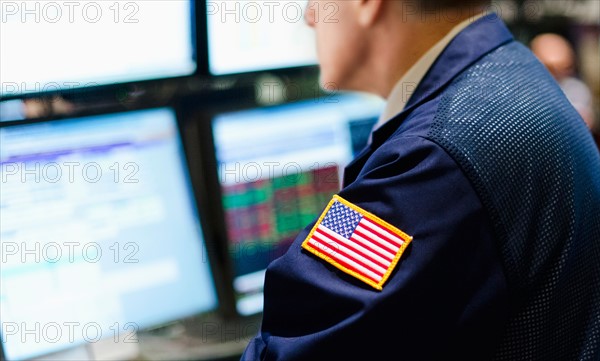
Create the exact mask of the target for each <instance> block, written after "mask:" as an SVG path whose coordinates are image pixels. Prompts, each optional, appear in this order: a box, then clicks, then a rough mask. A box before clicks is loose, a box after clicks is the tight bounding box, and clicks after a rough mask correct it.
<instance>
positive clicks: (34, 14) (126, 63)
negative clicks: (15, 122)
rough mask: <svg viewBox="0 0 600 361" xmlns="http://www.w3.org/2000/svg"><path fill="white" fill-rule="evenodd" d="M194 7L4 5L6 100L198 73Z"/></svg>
mask: <svg viewBox="0 0 600 361" xmlns="http://www.w3.org/2000/svg"><path fill="white" fill-rule="evenodd" d="M194 6H195V2H194V1H191V0H154V1H129V2H127V1H119V2H116V1H77V2H54V1H35V2H34V1H31V2H30V1H19V2H17V1H14V2H13V1H3V2H1V3H0V7H1V9H0V10H1V12H0V16H1V17H2V19H1V22H2V31H0V64H2V66H0V79H1V86H0V96H1V97H14V96H20V95H23V94H33V93H41V92H54V91H65V90H67V91H68V90H71V89H79V88H85V87H93V86H99V85H107V84H114V83H127V82H136V81H143V80H154V79H164V78H172V77H180V76H187V75H191V74H193V73H194V72H195V71H196V67H197V63H196V46H195V42H196V36H195V30H194V29H195V20H194V19H195V11H194Z"/></svg>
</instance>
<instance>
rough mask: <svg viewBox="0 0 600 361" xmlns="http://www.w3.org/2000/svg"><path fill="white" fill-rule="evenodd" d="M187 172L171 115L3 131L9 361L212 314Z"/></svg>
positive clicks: (153, 112)
mask: <svg viewBox="0 0 600 361" xmlns="http://www.w3.org/2000/svg"><path fill="white" fill-rule="evenodd" d="M187 164H188V163H187V161H186V155H185V153H184V149H183V146H182V140H181V139H180V133H179V127H178V123H177V120H176V113H175V112H174V110H173V109H171V108H157V109H145V110H135V111H129V112H121V113H113V114H104V115H97V116H89V117H79V118H71V119H62V120H52V121H44V122H36V123H27V124H11V123H0V176H1V178H2V179H1V181H2V183H1V187H2V196H1V197H0V209H1V210H2V212H1V213H0V249H1V251H2V252H1V254H2V263H1V264H0V266H1V270H2V271H1V272H0V283H1V284H2V287H0V310H1V312H0V315H1V316H0V318H1V326H2V327H1V328H0V336H1V337H2V344H1V345H2V350H3V353H4V357H5V358H6V359H7V360H23V359H30V358H33V357H38V356H40V355H47V354H51V353H53V352H58V351H62V350H65V349H68V348H72V347H79V346H82V345H84V346H85V345H86V344H87V343H90V342H96V341H98V339H100V338H112V337H116V335H117V334H119V333H125V332H131V331H144V330H147V329H149V328H153V327H159V326H164V325H165V324H167V323H172V322H174V321H180V320H191V319H200V318H202V316H203V315H206V316H208V315H214V314H217V313H218V310H219V305H220V299H219V296H218V292H217V285H216V283H215V281H214V278H213V275H214V273H215V272H214V271H213V269H212V268H211V266H212V265H213V263H212V262H211V257H208V256H209V255H208V253H207V252H206V250H207V247H206V243H205V236H204V234H205V233H203V229H205V228H204V227H203V224H202V222H201V220H200V216H199V214H200V212H199V211H198V210H199V209H201V207H198V203H197V202H196V200H195V199H196V198H195V196H194V194H195V192H194V191H193V189H192V184H191V181H190V174H189V172H188V165H187ZM200 204H201V203H200ZM115 342H116V341H115Z"/></svg>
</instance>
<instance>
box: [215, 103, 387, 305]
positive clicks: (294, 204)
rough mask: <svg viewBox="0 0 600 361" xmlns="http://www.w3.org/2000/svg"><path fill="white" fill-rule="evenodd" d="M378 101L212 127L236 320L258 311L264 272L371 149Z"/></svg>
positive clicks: (220, 120)
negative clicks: (356, 157) (359, 157)
mask: <svg viewBox="0 0 600 361" xmlns="http://www.w3.org/2000/svg"><path fill="white" fill-rule="evenodd" d="M382 111H383V101H382V100H380V99H378V98H373V97H370V96H369V97H367V96H363V95H356V94H345V95H341V96H334V97H324V98H319V99H315V100H306V101H301V102H297V103H293V104H286V105H280V106H274V107H264V108H256V109H250V110H242V111H236V112H231V113H223V114H219V115H217V116H216V117H214V119H213V121H212V127H213V136H214V144H215V149H216V157H217V167H218V169H217V172H216V173H217V174H218V178H219V183H220V185H221V193H222V204H223V214H224V218H225V220H224V222H223V223H224V227H225V229H224V230H223V233H226V234H227V239H228V244H229V255H230V259H231V264H232V266H233V274H234V284H233V289H234V293H235V295H236V308H237V311H238V313H239V314H240V315H242V316H251V315H254V314H257V313H260V312H261V311H262V306H263V293H262V291H263V282H264V273H265V268H266V267H267V265H268V264H269V263H270V262H271V261H273V260H274V259H275V258H277V257H279V256H281V255H282V254H283V253H284V252H285V251H286V250H287V248H288V247H289V245H290V244H291V242H292V241H293V240H294V239H295V238H296V236H297V235H298V233H299V232H300V231H301V230H302V229H304V228H305V227H306V226H308V225H309V224H310V223H311V222H312V221H314V220H315V218H316V217H317V216H318V215H319V214H320V213H321V212H322V211H323V209H324V208H325V206H326V205H327V203H328V202H329V200H330V199H331V197H332V196H333V195H334V194H336V193H337V192H338V191H339V189H340V185H341V176H342V172H343V168H344V166H345V165H346V164H347V163H349V162H350V161H351V160H352V158H353V156H354V155H355V154H356V153H357V152H358V151H360V150H361V149H362V148H363V147H364V146H365V145H366V144H367V142H368V139H369V134H370V131H371V128H372V127H373V125H374V124H375V122H376V121H377V119H378V117H379V115H380V114H381V112H382Z"/></svg>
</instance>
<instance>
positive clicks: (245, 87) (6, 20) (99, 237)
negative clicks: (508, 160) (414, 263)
mask: <svg viewBox="0 0 600 361" xmlns="http://www.w3.org/2000/svg"><path fill="white" fill-rule="evenodd" d="M306 5H307V2H306V1H302V0H281V1H275V2H273V1H233V0H228V1H188V0H153V1H114V2H110V1H98V2H94V1H74V2H54V1H27V2H18V1H6V0H2V1H0V11H1V12H0V20H1V22H0V177H1V182H0V251H1V253H0V255H1V258H2V259H1V263H0V268H1V271H2V272H0V283H1V284H2V287H0V311H1V312H0V324H1V327H0V336H1V337H2V343H1V349H0V351H1V352H0V358H1V359H2V360H10V361H12V360H49V359H55V360H230V359H238V358H239V355H240V354H241V352H242V350H243V349H244V347H245V345H246V344H247V342H248V341H249V339H250V338H251V337H252V335H254V334H255V333H256V332H257V331H258V329H259V327H260V319H261V312H262V307H263V303H262V302H263V294H262V291H263V281H264V271H265V268H266V266H267V265H268V264H269V263H270V262H271V261H272V260H274V259H275V258H277V257H279V256H280V255H282V254H283V253H284V252H285V250H286V249H287V247H288V246H289V244H290V243H291V242H292V241H293V239H294V238H295V236H296V235H297V234H298V232H299V231H300V230H302V229H303V228H304V227H305V226H306V225H307V224H309V223H310V222H311V221H312V220H313V219H314V218H315V217H316V216H317V215H318V214H319V213H320V212H321V210H322V209H323V207H324V206H325V205H326V203H327V201H328V200H329V199H330V198H331V196H332V195H333V194H335V193H337V191H338V190H339V187H340V183H341V176H342V171H343V167H344V165H345V164H347V163H348V162H350V161H351V159H352V158H353V157H354V155H355V154H357V153H358V152H359V151H360V150H361V149H362V147H363V146H364V145H365V144H366V143H367V141H368V138H369V134H370V130H371V128H372V126H373V125H374V124H375V122H376V121H377V119H378V117H379V115H380V113H381V112H382V110H383V107H384V101H383V100H382V99H379V98H377V97H375V96H370V95H367V94H361V93H349V92H342V91H340V90H339V89H337V88H336V86H335V84H326V85H325V86H324V87H323V88H322V87H320V86H319V69H318V66H317V59H316V50H315V44H314V37H313V33H312V30H311V29H309V28H307V27H306V26H305V25H304V21H303V11H304V9H305V7H306ZM319 11H320V13H319V18H320V20H321V21H335V20H336V19H335V14H336V8H335V7H334V6H332V5H331V4H330V6H323V7H321V8H320V9H319ZM489 11H490V12H495V13H497V14H498V15H499V16H501V17H502V18H503V19H504V20H505V21H506V23H507V24H508V26H509V27H510V29H511V30H512V31H513V33H514V35H515V36H516V38H517V39H518V40H519V41H521V42H522V43H523V44H525V45H526V46H528V47H530V48H531V49H532V51H534V53H535V54H536V56H537V57H538V58H539V59H540V61H541V62H542V63H543V64H544V65H545V66H546V67H547V68H548V70H549V71H550V72H551V74H552V76H553V77H554V78H555V79H556V81H557V83H558V84H559V85H560V86H561V88H562V89H563V91H564V92H565V94H566V95H567V97H568V98H569V100H570V101H571V102H572V104H573V105H574V107H575V108H576V109H577V110H578V112H579V113H580V114H581V117H582V119H583V121H585V123H586V125H587V126H588V128H589V129H590V132H591V133H592V134H593V135H594V136H596V137H598V133H599V132H600V119H599V115H600V111H599V110H600V2H599V1H597V0H564V1H561V0H524V1H516V0H514V1H513V0H496V1H494V3H493V5H492V6H491V7H490V9H489ZM596 139H598V138H596Z"/></svg>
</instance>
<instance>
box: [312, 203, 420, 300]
mask: <svg viewBox="0 0 600 361" xmlns="http://www.w3.org/2000/svg"><path fill="white" fill-rule="evenodd" d="M410 241H412V237H410V236H409V235H407V234H406V233H404V232H402V231H401V230H399V229H398V228H396V227H394V226H392V225H391V224H389V223H387V222H385V221H383V220H382V219H380V218H378V217H377V216H375V215H373V214H371V213H369V212H367V211H365V210H363V209H361V208H359V207H357V206H355V205H354V204H352V203H350V202H348V201H346V200H345V199H343V198H341V197H339V196H334V197H333V199H332V200H331V202H329V205H328V206H327V208H326V209H325V211H324V212H323V214H322V215H321V218H319V220H318V221H317V224H316V225H315V226H314V228H313V229H312V231H311V232H310V234H309V235H308V237H307V238H306V240H305V241H304V242H303V243H302V248H304V249H305V250H307V251H308V252H311V253H312V254H314V255H316V256H317V257H319V258H321V259H323V260H325V261H327V262H329V263H330V264H332V265H333V266H335V267H337V268H339V269H340V270H342V271H344V272H346V273H348V274H350V275H352V276H354V277H356V278H358V279H359V280H361V281H363V282H365V283H367V284H369V285H371V286H373V287H374V288H376V289H378V290H382V289H383V284H384V283H385V281H386V280H387V279H388V277H389V276H390V274H391V273H392V271H393V270H394V267H395V266H396V264H397V263H398V260H399V259H400V256H402V253H403V252H404V250H405V249H406V247H407V246H408V244H409V243H410Z"/></svg>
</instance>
